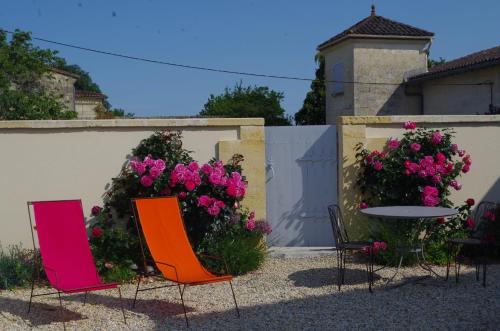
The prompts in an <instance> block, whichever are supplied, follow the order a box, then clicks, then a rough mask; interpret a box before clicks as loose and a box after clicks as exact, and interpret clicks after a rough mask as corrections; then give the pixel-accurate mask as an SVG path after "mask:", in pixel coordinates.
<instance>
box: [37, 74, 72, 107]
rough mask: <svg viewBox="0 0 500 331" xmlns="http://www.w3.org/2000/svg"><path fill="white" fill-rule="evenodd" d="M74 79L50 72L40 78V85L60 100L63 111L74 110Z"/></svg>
mask: <svg viewBox="0 0 500 331" xmlns="http://www.w3.org/2000/svg"><path fill="white" fill-rule="evenodd" d="M75 82H76V78H75V77H73V76H69V75H64V74H61V73H59V72H56V71H50V72H49V73H48V74H47V75H45V76H44V77H42V84H43V85H44V86H45V87H46V88H47V90H48V91H49V92H51V93H53V94H55V95H56V96H59V97H60V98H61V102H62V103H63V105H64V107H65V108H66V109H65V110H69V111H74V110H75V88H74V84H75Z"/></svg>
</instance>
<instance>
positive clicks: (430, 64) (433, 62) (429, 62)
mask: <svg viewBox="0 0 500 331" xmlns="http://www.w3.org/2000/svg"><path fill="white" fill-rule="evenodd" d="M444 63H446V60H445V59H443V58H442V57H441V56H440V57H439V60H433V59H428V60H427V68H428V69H430V68H432V67H435V66H438V65H440V64H444Z"/></svg>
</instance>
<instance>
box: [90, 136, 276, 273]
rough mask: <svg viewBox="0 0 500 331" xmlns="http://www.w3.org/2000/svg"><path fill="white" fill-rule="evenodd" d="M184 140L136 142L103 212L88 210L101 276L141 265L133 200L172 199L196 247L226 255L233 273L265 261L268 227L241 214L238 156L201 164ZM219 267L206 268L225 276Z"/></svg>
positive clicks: (242, 184) (255, 217) (243, 192)
mask: <svg viewBox="0 0 500 331" xmlns="http://www.w3.org/2000/svg"><path fill="white" fill-rule="evenodd" d="M181 137H182V136H181V133H180V132H168V131H167V132H157V133H155V134H153V135H152V136H150V137H149V138H147V139H145V140H143V141H141V143H140V144H139V145H138V147H136V148H135V149H134V150H133V151H132V155H133V158H132V159H131V161H130V162H129V163H128V164H127V165H126V166H125V167H124V168H123V169H122V171H121V173H120V175H119V176H118V177H117V178H113V183H112V187H111V188H110V190H109V192H108V195H107V197H106V200H105V203H104V206H103V208H100V207H94V208H93V209H92V211H91V213H92V215H93V216H95V224H92V228H91V230H90V235H91V238H90V242H91V247H92V249H93V253H94V256H95V259H96V265H97V266H98V268H99V271H100V272H102V273H103V274H104V275H106V273H107V269H106V268H105V267H104V264H105V263H108V262H109V263H113V265H114V268H115V269H116V268H124V269H126V270H130V268H129V267H130V265H131V264H132V263H133V264H135V265H137V266H139V268H140V266H141V265H143V262H142V256H141V254H140V251H141V250H140V247H139V246H138V238H137V231H136V229H135V221H134V218H133V215H132V210H131V205H130V199H131V198H137V197H161V196H177V198H178V201H179V206H180V208H181V210H182V214H183V219H184V223H185V227H186V231H187V234H188V236H189V239H190V242H191V244H192V246H193V249H194V250H195V251H196V252H199V253H205V254H207V255H212V256H224V257H225V258H226V261H227V262H228V265H229V267H230V268H233V269H232V270H229V271H232V273H233V274H240V273H245V272H247V271H251V270H254V269H255V268H257V267H258V266H259V265H260V263H261V262H262V260H263V258H264V256H265V251H266V249H265V246H263V243H265V241H264V240H263V236H264V235H268V234H270V233H271V232H272V229H271V226H270V225H269V224H268V223H266V222H265V221H264V220H262V219H259V218H258V215H256V214H255V212H251V211H249V210H248V209H247V208H245V201H244V198H245V196H246V194H247V190H248V183H247V181H246V179H245V176H244V175H243V174H242V168H241V165H240V164H241V162H242V161H243V157H242V156H241V155H234V156H233V157H232V158H231V159H229V160H228V161H227V162H225V163H224V162H222V161H221V160H210V161H209V162H206V163H199V162H197V161H196V160H193V159H192V158H191V156H190V152H189V151H187V150H185V149H184V148H183V147H182V139H181ZM115 217H118V218H120V219H125V220H127V222H128V223H127V224H126V227H123V226H115V221H114V218H115ZM221 245H222V246H224V245H229V246H230V247H227V246H226V247H222V246H221ZM220 247H222V248H220ZM242 247H245V249H243V248H242ZM247 259H254V260H255V263H249V262H248V261H247ZM219 264H220V263H217V262H214V264H210V265H207V267H209V268H212V267H213V270H214V271H216V272H222V270H219V269H220V268H221V267H222V265H219Z"/></svg>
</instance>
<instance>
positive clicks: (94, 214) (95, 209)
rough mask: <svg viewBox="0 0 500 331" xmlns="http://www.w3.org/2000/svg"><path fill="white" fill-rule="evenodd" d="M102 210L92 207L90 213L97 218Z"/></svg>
mask: <svg viewBox="0 0 500 331" xmlns="http://www.w3.org/2000/svg"><path fill="white" fill-rule="evenodd" d="M101 210H102V208H101V207H99V206H94V207H92V210H91V211H90V213H91V214H92V216H97V215H99V214H100V213H101Z"/></svg>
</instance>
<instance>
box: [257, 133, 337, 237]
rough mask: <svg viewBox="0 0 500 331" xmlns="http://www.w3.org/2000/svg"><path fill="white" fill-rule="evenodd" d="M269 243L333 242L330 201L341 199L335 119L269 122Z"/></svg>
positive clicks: (267, 142)
mask: <svg viewBox="0 0 500 331" xmlns="http://www.w3.org/2000/svg"><path fill="white" fill-rule="evenodd" d="M266 191H267V221H268V222H269V223H270V224H271V225H272V227H273V232H272V233H271V234H270V235H269V236H268V244H269V245H270V246H333V245H334V243H333V236H332V229H331V225H330V221H329V218H328V210H327V206H328V205H329V204H332V203H337V131H336V127H335V126H332V125H311V126H293V127H266Z"/></svg>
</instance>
